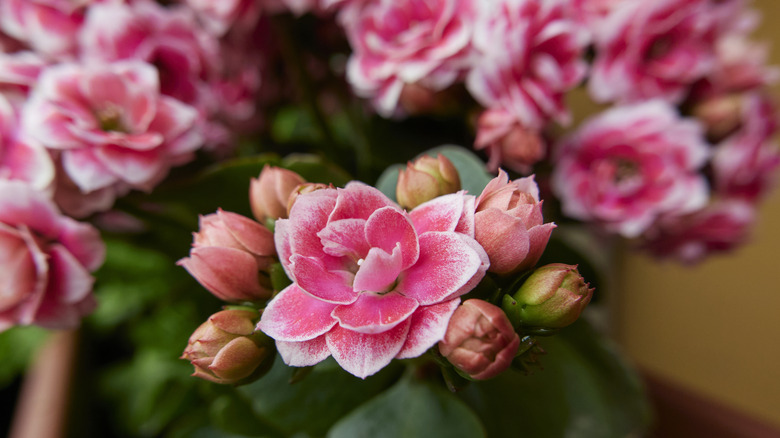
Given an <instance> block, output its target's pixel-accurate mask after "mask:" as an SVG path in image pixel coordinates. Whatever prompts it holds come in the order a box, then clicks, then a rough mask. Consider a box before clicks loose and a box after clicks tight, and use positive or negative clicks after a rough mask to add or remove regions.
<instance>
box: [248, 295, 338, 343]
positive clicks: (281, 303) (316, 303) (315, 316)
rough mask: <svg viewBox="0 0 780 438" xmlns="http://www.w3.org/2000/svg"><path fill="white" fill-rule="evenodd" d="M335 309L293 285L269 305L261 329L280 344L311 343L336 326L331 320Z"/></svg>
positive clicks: (258, 326)
mask: <svg viewBox="0 0 780 438" xmlns="http://www.w3.org/2000/svg"><path fill="white" fill-rule="evenodd" d="M335 307H336V305H335V304H330V303H326V302H324V301H320V300H318V299H316V298H314V297H312V296H311V295H309V294H307V293H305V292H304V291H303V290H301V289H300V288H299V287H298V286H296V285H295V284H292V285H290V286H288V287H287V288H285V289H284V290H283V291H281V292H279V294H278V295H276V296H275V297H274V299H273V300H271V301H270V302H269V303H268V306H267V307H266V308H265V310H264V311H263V316H262V317H261V318H260V322H259V323H258V324H257V328H258V329H260V330H262V331H263V332H264V333H265V334H267V335H268V336H270V337H272V338H274V339H276V340H277V341H287V342H301V341H310V340H312V339H314V338H316V337H318V336H321V335H323V334H325V333H327V332H328V331H329V330H330V329H331V328H333V326H335V325H336V323H337V321H336V320H335V319H333V317H331V312H332V311H333V309H334V308H335Z"/></svg>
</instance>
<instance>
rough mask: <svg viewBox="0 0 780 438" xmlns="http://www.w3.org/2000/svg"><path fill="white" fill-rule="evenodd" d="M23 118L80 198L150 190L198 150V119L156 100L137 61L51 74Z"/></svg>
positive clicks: (149, 77)
mask: <svg viewBox="0 0 780 438" xmlns="http://www.w3.org/2000/svg"><path fill="white" fill-rule="evenodd" d="M22 117H23V128H24V131H25V133H26V134H27V135H29V136H30V137H31V138H33V139H35V140H37V141H39V142H40V143H41V144H42V145H43V146H44V147H46V148H48V149H50V150H53V151H57V153H58V154H59V157H60V160H61V165H62V170H63V173H64V175H66V176H67V178H68V179H69V180H71V181H72V182H73V183H74V184H75V185H76V186H77V187H78V189H79V190H80V191H81V192H82V193H91V192H94V191H98V190H108V191H110V192H111V193H113V194H118V193H121V192H122V191H126V190H128V189H130V188H133V189H140V190H151V189H152V188H153V187H154V186H155V185H156V184H157V183H158V182H160V181H161V180H162V179H163V178H164V177H165V175H166V174H167V173H168V170H169V169H170V168H171V167H172V166H174V165H179V164H183V163H184V162H186V161H188V160H190V159H191V158H192V156H193V151H194V150H195V149H196V148H198V147H199V146H200V144H201V141H200V135H199V133H198V132H197V131H196V130H195V129H194V122H195V120H196V117H197V113H196V111H195V110H194V109H193V108H192V107H190V106H188V105H185V104H183V103H181V102H179V101H177V100H175V99H173V98H170V97H167V96H161V95H160V89H159V82H158V76H157V72H156V71H155V69H154V68H153V67H152V66H151V65H149V64H145V63H142V62H138V61H128V62H117V63H113V64H108V65H78V64H60V65H57V66H54V67H50V68H48V69H46V70H45V71H44V72H43V73H42V74H41V78H40V82H39V85H38V87H36V88H35V90H34V92H33V93H32V95H31V97H30V99H29V100H28V101H27V103H26V105H25V107H24V109H23V115H22ZM111 193H109V196H110V195H111Z"/></svg>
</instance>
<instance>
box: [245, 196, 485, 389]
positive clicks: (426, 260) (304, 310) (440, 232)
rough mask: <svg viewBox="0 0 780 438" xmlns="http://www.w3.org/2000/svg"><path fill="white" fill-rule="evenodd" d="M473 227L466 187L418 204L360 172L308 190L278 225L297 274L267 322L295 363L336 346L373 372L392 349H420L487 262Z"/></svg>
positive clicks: (406, 353)
mask: <svg viewBox="0 0 780 438" xmlns="http://www.w3.org/2000/svg"><path fill="white" fill-rule="evenodd" d="M473 233H474V197H473V196H467V195H465V194H464V193H463V192H459V193H454V194H450V195H446V196H441V197H439V198H436V199H433V200H431V201H429V202H427V203H425V204H422V205H420V206H418V207H417V208H415V209H414V210H412V211H411V212H409V213H406V212H405V211H404V210H402V209H401V208H400V207H399V206H398V205H396V204H395V203H394V202H392V201H391V200H390V199H388V198H387V197H386V196H385V195H383V194H382V193H381V192H380V191H379V190H377V189H375V188H373V187H369V186H366V185H364V184H362V183H357V182H352V183H349V184H347V186H346V188H344V189H322V190H316V191H314V192H311V193H307V194H305V195H301V196H299V197H298V198H297V200H296V201H295V204H294V205H293V207H292V210H291V212H290V218H289V219H282V220H279V221H277V222H276V233H275V240H276V248H277V250H278V252H279V257H280V259H281V262H282V265H283V266H284V268H285V270H286V272H287V273H288V275H289V276H290V278H292V279H293V281H294V283H293V284H292V285H290V286H289V287H287V288H286V289H284V290H283V291H282V292H280V293H279V294H278V295H277V296H276V297H274V299H273V300H272V301H271V302H270V303H269V304H268V307H266V309H265V311H264V312H263V316H262V319H261V320H260V323H259V324H258V328H260V330H262V331H263V332H265V333H266V334H268V336H270V337H272V338H274V339H276V346H277V348H278V350H279V353H280V354H281V356H282V359H284V361H285V363H287V364H288V365H291V366H309V365H314V364H316V363H318V362H320V361H322V360H323V359H325V358H327V357H328V356H330V355H332V356H333V357H334V359H336V361H337V362H338V363H339V364H340V365H341V366H342V368H344V369H345V370H347V371H348V372H350V373H352V374H354V375H356V376H358V377H361V378H365V377H366V376H369V375H372V374H374V373H376V372H377V371H379V370H380V369H382V368H383V367H384V366H385V365H387V364H388V363H390V361H391V360H392V359H393V358H398V359H403V358H410V357H416V356H419V355H421V354H423V353H424V352H425V351H426V350H428V349H429V348H430V347H432V346H433V345H435V344H436V343H437V342H438V341H439V340H441V339H442V338H443V336H444V332H445V330H446V328H447V323H448V321H449V319H450V316H451V315H452V312H454V311H455V308H456V307H457V306H458V304H459V303H460V298H459V297H460V296H461V295H463V294H465V293H466V292H468V291H470V290H471V289H472V288H474V287H475V286H476V284H477V283H478V282H479V281H480V280H481V279H482V277H483V276H484V274H485V271H486V270H487V267H488V258H487V254H485V252H484V250H483V249H482V247H481V246H479V244H478V243H477V242H476V241H475V240H474V238H473V237H472V236H473V235H474V234H473Z"/></svg>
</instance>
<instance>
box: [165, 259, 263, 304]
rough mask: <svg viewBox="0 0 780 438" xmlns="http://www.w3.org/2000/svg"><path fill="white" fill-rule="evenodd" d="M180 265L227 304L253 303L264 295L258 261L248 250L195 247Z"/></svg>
mask: <svg viewBox="0 0 780 438" xmlns="http://www.w3.org/2000/svg"><path fill="white" fill-rule="evenodd" d="M178 264H179V265H181V266H183V267H184V269H186V270H187V272H189V273H190V274H191V275H192V276H193V277H195V279H196V280H198V282H199V283H200V284H201V285H203V287H205V288H206V289H208V290H209V291H210V292H211V293H213V294H214V295H216V296H217V297H219V298H221V299H224V300H225V301H238V298H239V297H241V299H245V300H247V301H254V300H256V299H257V297H258V296H260V295H261V294H262V291H261V289H260V283H259V281H258V276H257V271H258V268H257V260H256V259H255V258H254V257H253V256H252V255H251V254H249V253H248V252H246V251H242V250H240V249H235V248H227V247H219V246H208V247H201V248H193V249H192V250H191V251H190V256H189V257H188V258H184V259H182V260H180V261H179V262H178Z"/></svg>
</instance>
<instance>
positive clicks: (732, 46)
mask: <svg viewBox="0 0 780 438" xmlns="http://www.w3.org/2000/svg"><path fill="white" fill-rule="evenodd" d="M716 50H717V52H716V54H717V59H716V64H715V67H714V69H713V71H712V73H711V74H710V75H708V76H707V77H706V79H705V81H704V82H705V84H706V87H698V88H705V91H706V92H707V94H708V95H713V94H724V93H732V92H736V91H749V90H755V89H758V88H761V87H764V86H767V85H770V84H772V83H774V82H776V81H777V79H778V77H780V70H778V68H777V67H769V66H768V64H767V58H768V54H769V50H768V47H767V46H766V45H765V44H759V43H755V42H753V41H750V40H749V39H748V38H746V37H744V36H743V35H739V34H732V35H727V36H724V37H722V38H720V39H719V40H718V43H717V46H716ZM696 91H697V94H701V92H700V91H699V90H696Z"/></svg>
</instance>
